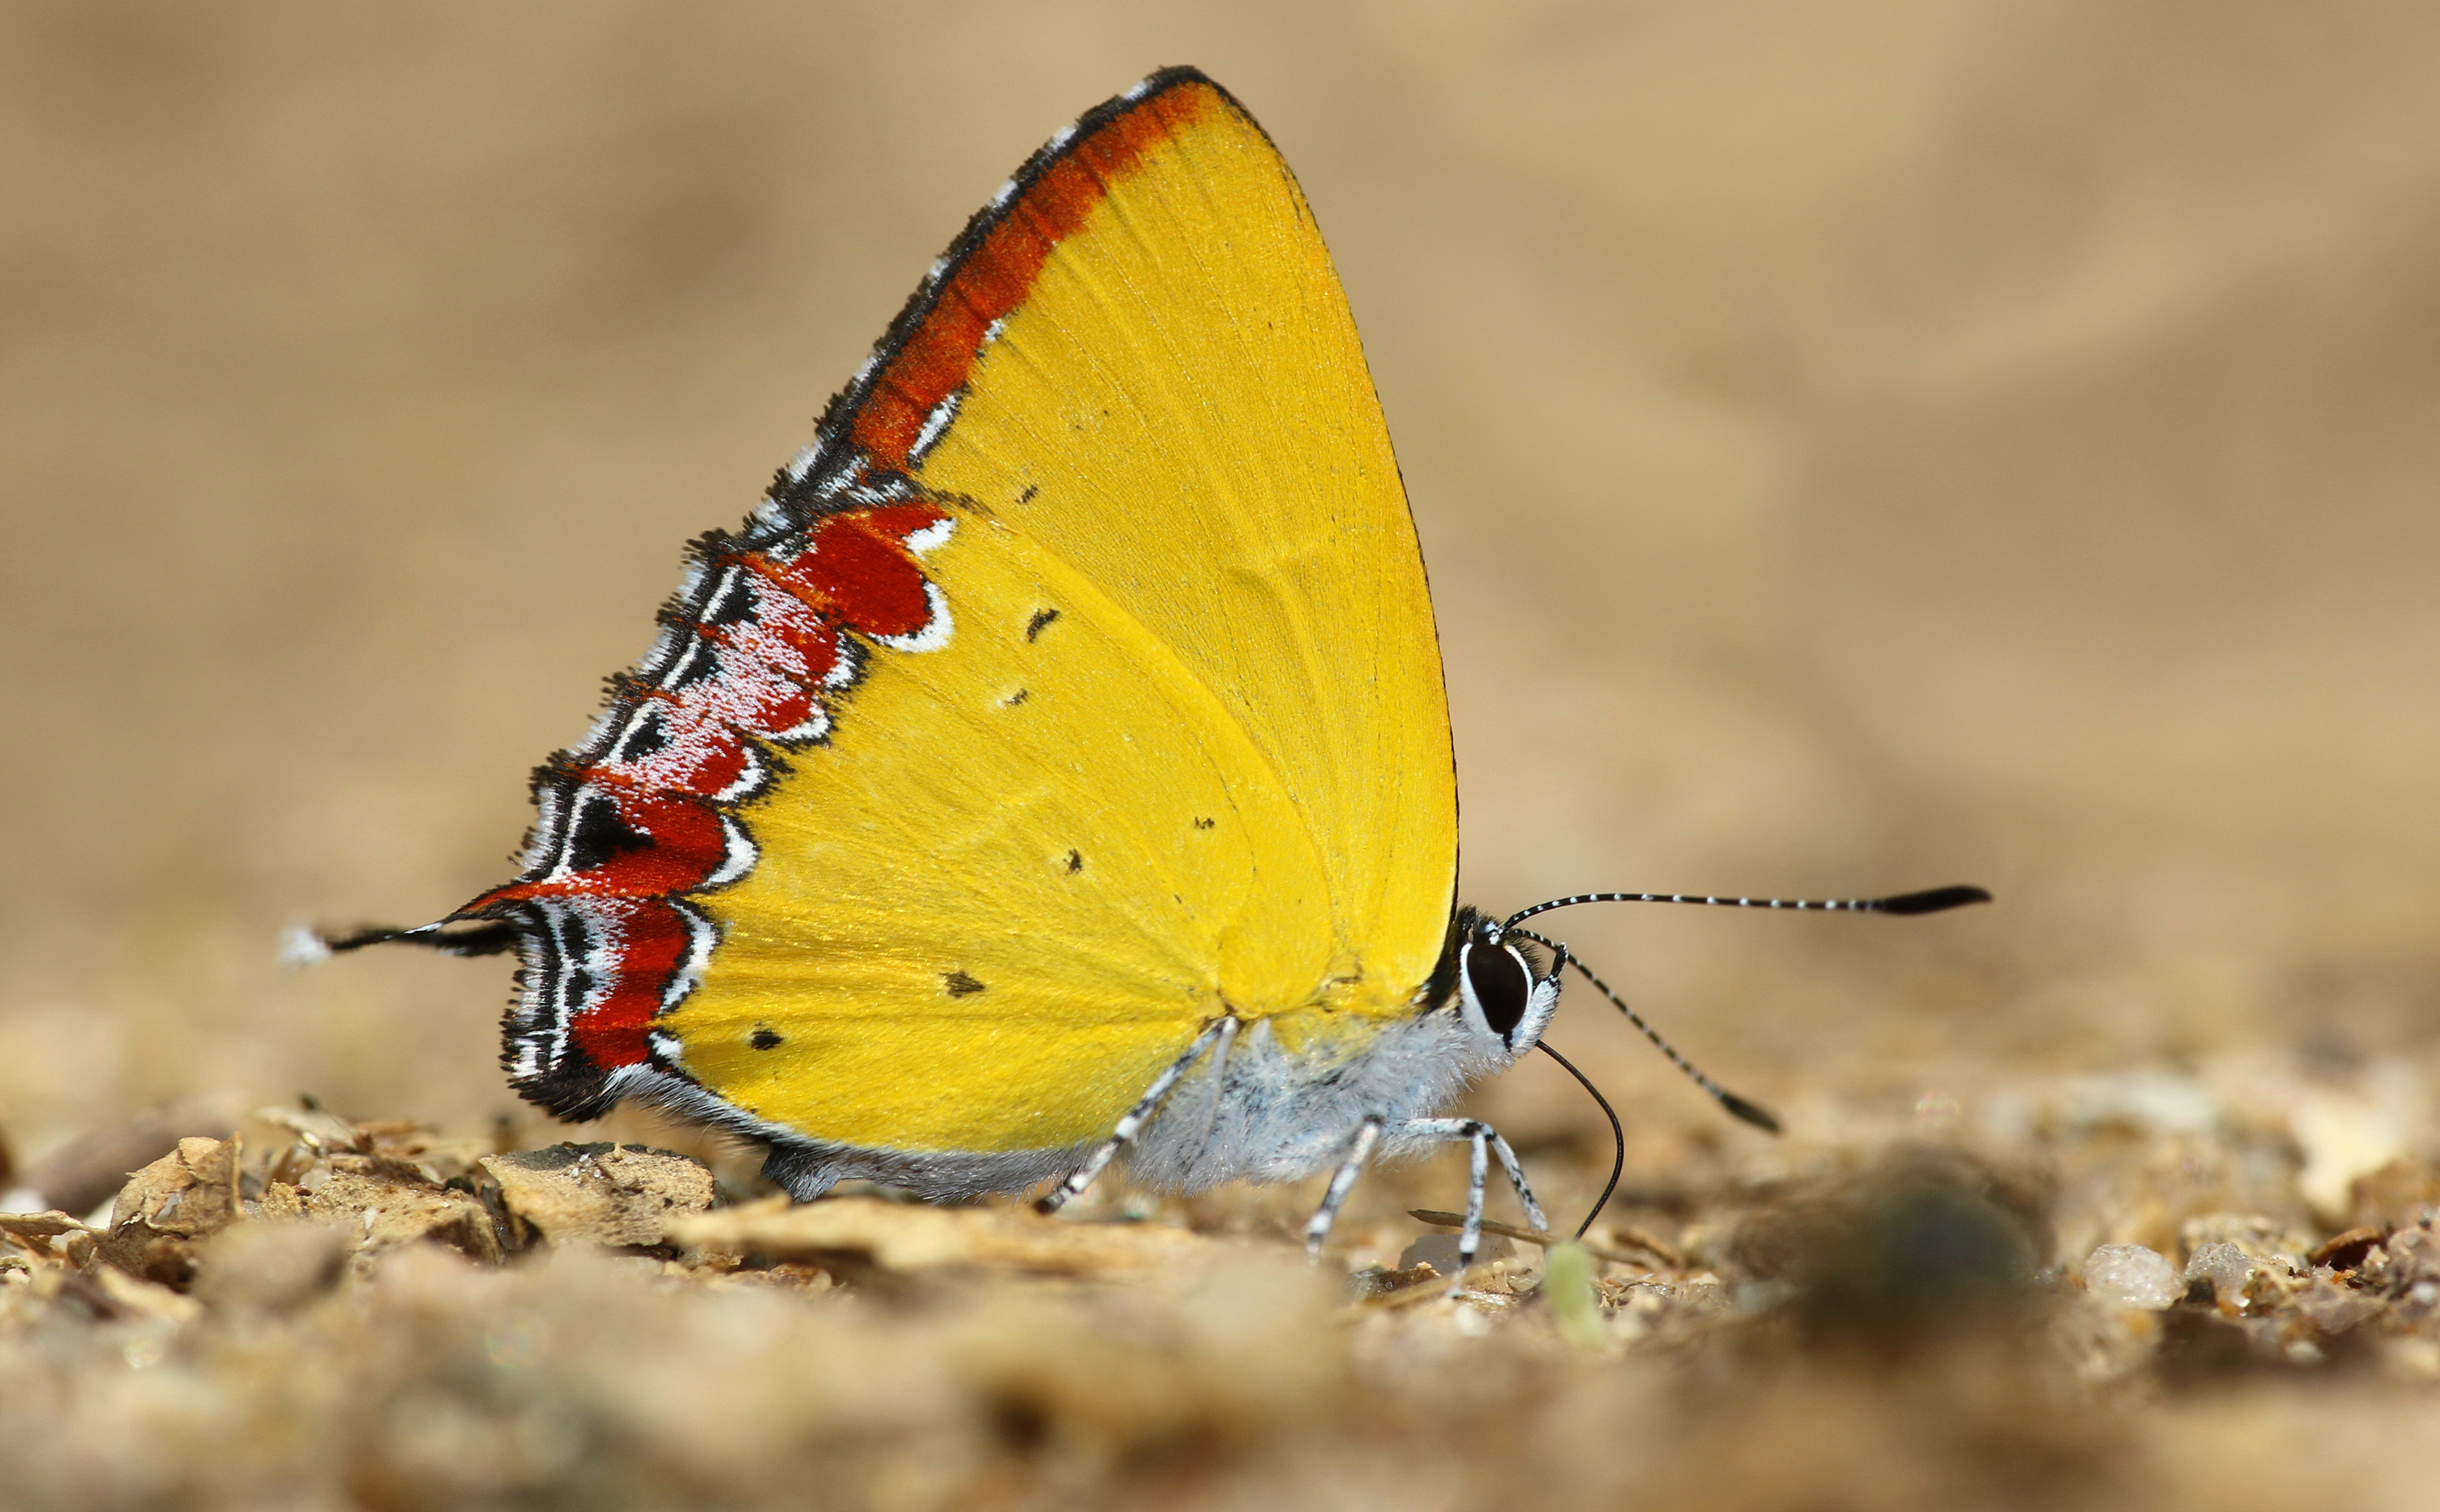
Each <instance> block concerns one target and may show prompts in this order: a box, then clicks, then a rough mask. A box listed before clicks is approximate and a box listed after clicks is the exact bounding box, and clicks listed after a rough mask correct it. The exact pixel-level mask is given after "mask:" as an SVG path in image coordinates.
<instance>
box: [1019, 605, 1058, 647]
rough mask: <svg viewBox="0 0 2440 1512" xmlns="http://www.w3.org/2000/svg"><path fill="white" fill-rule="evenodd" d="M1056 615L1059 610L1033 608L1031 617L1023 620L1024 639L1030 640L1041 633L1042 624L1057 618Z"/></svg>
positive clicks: (1044, 624)
mask: <svg viewBox="0 0 2440 1512" xmlns="http://www.w3.org/2000/svg"><path fill="white" fill-rule="evenodd" d="M1058 617H1059V611H1057V610H1055V609H1037V610H1035V611H1034V612H1033V617H1032V619H1029V620H1027V621H1026V622H1025V638H1026V640H1027V641H1029V642H1031V641H1032V639H1033V638H1034V637H1035V636H1036V635H1039V634H1041V633H1042V628H1043V627H1044V626H1046V625H1048V624H1050V622H1051V621H1052V620H1054V619H1057V618H1058Z"/></svg>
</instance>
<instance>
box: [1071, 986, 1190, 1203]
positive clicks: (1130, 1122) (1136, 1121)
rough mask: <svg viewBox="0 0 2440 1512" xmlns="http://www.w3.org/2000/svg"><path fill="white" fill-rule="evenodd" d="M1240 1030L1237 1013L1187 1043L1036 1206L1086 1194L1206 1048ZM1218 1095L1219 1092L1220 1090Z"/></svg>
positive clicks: (1147, 1121) (1133, 1139) (1149, 1120)
mask: <svg viewBox="0 0 2440 1512" xmlns="http://www.w3.org/2000/svg"><path fill="white" fill-rule="evenodd" d="M1236 1033H1237V1020H1236V1017H1235V1016H1234V1015H1233V1014H1232V1015H1230V1016H1229V1017H1226V1018H1221V1019H1215V1020H1213V1021H1212V1022H1211V1026H1210V1027H1208V1028H1206V1029H1205V1030H1204V1031H1203V1032H1202V1033H1201V1034H1200V1035H1198V1036H1196V1037H1195V1041H1194V1043H1193V1044H1191V1045H1189V1046H1187V1050H1186V1054H1184V1055H1182V1056H1180V1057H1178V1058H1177V1059H1176V1061H1175V1063H1174V1064H1173V1065H1171V1067H1170V1068H1169V1069H1168V1070H1167V1071H1164V1072H1162V1073H1161V1074H1160V1075H1159V1076H1155V1077H1154V1078H1153V1082H1152V1085H1151V1086H1150V1087H1147V1088H1145V1089H1144V1094H1143V1096H1142V1097H1140V1098H1139V1099H1138V1100H1137V1102H1136V1105H1135V1106H1134V1107H1133V1108H1130V1109H1128V1110H1127V1112H1126V1115H1125V1116H1124V1117H1122V1118H1121V1119H1120V1120H1119V1123H1118V1127H1117V1128H1115V1129H1113V1130H1110V1137H1109V1138H1107V1139H1105V1140H1103V1141H1102V1142H1101V1144H1099V1145H1097V1146H1095V1147H1094V1149H1093V1153H1092V1155H1091V1156H1090V1157H1089V1158H1088V1159H1086V1161H1085V1164H1084V1165H1081V1166H1079V1167H1078V1168H1077V1169H1076V1170H1075V1171H1073V1172H1072V1173H1070V1174H1069V1175H1068V1179H1067V1180H1066V1181H1063V1182H1061V1183H1059V1184H1058V1185H1057V1186H1054V1187H1052V1188H1051V1189H1050V1192H1049V1193H1048V1194H1047V1195H1046V1196H1044V1197H1043V1199H1042V1200H1041V1201H1038V1202H1036V1203H1034V1204H1033V1210H1034V1211H1035V1212H1037V1213H1056V1212H1058V1211H1059V1210H1060V1209H1061V1208H1063V1207H1065V1206H1067V1205H1068V1203H1069V1202H1072V1201H1075V1200H1076V1199H1077V1198H1080V1197H1082V1196H1084V1195H1085V1190H1086V1188H1088V1187H1090V1186H1091V1185H1092V1184H1093V1181H1094V1179H1095V1178H1096V1177H1098V1176H1100V1175H1101V1174H1102V1172H1103V1168H1105V1167H1106V1166H1107V1165H1109V1164H1110V1162H1111V1161H1112V1160H1114V1159H1116V1158H1117V1156H1118V1153H1119V1151H1121V1150H1122V1149H1124V1148H1126V1147H1128V1146H1129V1145H1131V1144H1133V1143H1135V1137H1136V1135H1138V1134H1139V1133H1141V1132H1142V1131H1143V1126H1144V1125H1145V1124H1147V1123H1150V1122H1151V1121H1152V1115H1153V1114H1154V1113H1156V1112H1159V1111H1160V1100H1161V1099H1162V1098H1164V1097H1166V1096H1168V1095H1169V1090H1170V1089H1171V1088H1172V1087H1175V1086H1176V1085H1177V1083H1178V1078H1180V1077H1182V1076H1185V1075H1186V1074H1187V1073H1188V1072H1189V1071H1192V1070H1193V1069H1194V1063H1195V1062H1196V1061H1197V1060H1200V1059H1202V1058H1203V1056H1204V1053H1205V1052H1206V1051H1208V1050H1210V1049H1211V1047H1212V1046H1213V1045H1215V1044H1220V1043H1223V1042H1225V1041H1231V1040H1234V1039H1235V1038H1236ZM1214 1095H1215V1096H1216V1095H1217V1093H1216V1092H1215V1094H1214Z"/></svg>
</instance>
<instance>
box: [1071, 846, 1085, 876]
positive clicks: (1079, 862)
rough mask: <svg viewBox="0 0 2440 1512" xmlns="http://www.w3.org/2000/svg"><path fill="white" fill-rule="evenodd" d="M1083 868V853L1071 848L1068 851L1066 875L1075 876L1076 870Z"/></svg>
mask: <svg viewBox="0 0 2440 1512" xmlns="http://www.w3.org/2000/svg"><path fill="white" fill-rule="evenodd" d="M1084 869H1085V853H1084V852H1083V851H1079V850H1071V851H1069V852H1068V876H1070V877H1073V876H1075V875H1076V874H1077V873H1078V872H1080V871H1083V870H1084Z"/></svg>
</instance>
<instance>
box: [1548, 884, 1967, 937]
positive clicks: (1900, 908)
mask: <svg viewBox="0 0 2440 1512" xmlns="http://www.w3.org/2000/svg"><path fill="white" fill-rule="evenodd" d="M1990 900H1991V895H1990V894H1989V893H1986V892H1984V891H1983V890H1982V888H1980V887H1932V888H1927V889H1926V890H1925V891H1923V892H1920V893H1900V894H1898V895H1897V896H1896V897H1894V898H1713V897H1711V896H1709V895H1707V894H1703V893H1578V894H1576V895H1575V896H1574V897H1572V898H1552V899H1551V900H1550V901H1549V902H1547V903H1536V904H1534V906H1533V907H1531V908H1527V909H1520V910H1519V911H1517V912H1516V913H1515V914H1512V915H1510V916H1508V921H1507V922H1506V923H1504V924H1502V925H1500V926H1499V927H1500V929H1501V930H1502V931H1507V930H1512V929H1515V928H1516V926H1517V925H1518V924H1521V923H1523V922H1524V921H1525V920H1527V919H1529V918H1532V917H1533V916H1534V915H1536V914H1547V913H1549V912H1551V910H1552V909H1554V908H1573V907H1575V906H1576V905H1577V904H1578V903H1701V904H1705V905H1707V906H1709V907H1712V908H1782V909H1788V910H1791V911H1794V912H1798V913H1806V914H1937V913H1940V912H1941V911H1943V910H1944V909H1951V908H1963V907H1965V905H1966V904H1968V903H1987V902H1989V901H1990ZM1537 937H1538V936H1537Z"/></svg>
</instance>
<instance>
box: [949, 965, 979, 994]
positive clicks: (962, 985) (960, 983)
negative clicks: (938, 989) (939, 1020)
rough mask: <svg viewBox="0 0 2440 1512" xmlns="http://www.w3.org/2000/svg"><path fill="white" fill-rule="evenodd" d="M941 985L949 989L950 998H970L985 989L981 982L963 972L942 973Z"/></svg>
mask: <svg viewBox="0 0 2440 1512" xmlns="http://www.w3.org/2000/svg"><path fill="white" fill-rule="evenodd" d="M941 985H942V987H947V988H948V989H949V996H951V997H953V998H970V997H973V996H974V995H975V994H976V993H978V992H980V991H981V990H982V989H983V985H982V984H981V983H980V982H978V981H976V980H975V979H974V978H973V977H970V976H968V975H967V974H966V973H965V972H963V971H943V972H942V973H941Z"/></svg>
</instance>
